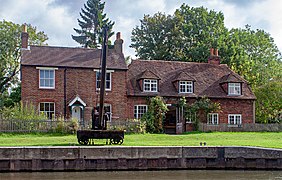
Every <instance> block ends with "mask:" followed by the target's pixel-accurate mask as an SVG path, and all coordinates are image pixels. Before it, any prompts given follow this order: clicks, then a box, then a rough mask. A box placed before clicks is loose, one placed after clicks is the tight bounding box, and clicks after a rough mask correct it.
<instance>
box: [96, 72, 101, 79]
mask: <svg viewBox="0 0 282 180" xmlns="http://www.w3.org/2000/svg"><path fill="white" fill-rule="evenodd" d="M100 75H101V73H100V72H96V79H97V80H100V78H101V77H100Z"/></svg>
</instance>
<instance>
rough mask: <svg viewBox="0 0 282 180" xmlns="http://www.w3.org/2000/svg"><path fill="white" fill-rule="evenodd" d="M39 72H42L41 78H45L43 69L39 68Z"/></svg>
mask: <svg viewBox="0 0 282 180" xmlns="http://www.w3.org/2000/svg"><path fill="white" fill-rule="evenodd" d="M39 74H40V79H41V78H44V71H43V70H39Z"/></svg>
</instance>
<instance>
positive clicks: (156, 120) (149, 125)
mask: <svg viewBox="0 0 282 180" xmlns="http://www.w3.org/2000/svg"><path fill="white" fill-rule="evenodd" d="M167 111H168V108H167V106H166V103H165V102H164V99H163V98H162V97H160V96H156V97H152V98H150V99H149V106H148V111H147V113H145V114H144V115H143V116H142V119H141V121H143V122H145V123H146V132H149V133H162V132H163V119H164V117H165V113H166V112H167Z"/></svg>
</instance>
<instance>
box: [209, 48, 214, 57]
mask: <svg viewBox="0 0 282 180" xmlns="http://www.w3.org/2000/svg"><path fill="white" fill-rule="evenodd" d="M213 52H214V49H213V48H210V55H211V56H213Z"/></svg>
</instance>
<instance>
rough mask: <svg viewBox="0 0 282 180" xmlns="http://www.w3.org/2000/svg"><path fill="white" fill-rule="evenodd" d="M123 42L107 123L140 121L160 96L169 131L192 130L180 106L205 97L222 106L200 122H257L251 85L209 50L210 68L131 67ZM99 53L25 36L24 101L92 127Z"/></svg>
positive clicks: (110, 84)
mask: <svg viewBox="0 0 282 180" xmlns="http://www.w3.org/2000/svg"><path fill="white" fill-rule="evenodd" d="M122 44H123V40H122V39H121V38H120V34H119V33H118V34H117V38H116V41H115V43H114V48H112V49H109V50H108V56H107V75H106V95H105V111H106V112H107V113H108V114H109V115H110V119H109V121H116V120H125V119H128V118H129V119H133V118H141V116H142V115H143V114H144V113H145V112H146V111H147V108H148V106H147V100H148V97H153V96H157V95H158V96H162V97H163V98H164V99H165V101H166V104H167V106H168V109H169V111H168V112H167V114H166V118H165V121H164V128H165V132H167V133H181V132H185V131H190V130H192V129H191V127H192V126H191V119H184V118H183V117H182V116H181V114H182V113H181V112H180V110H179V109H180V108H178V106H177V104H178V102H179V99H180V98H181V97H185V98H186V100H187V102H188V103H193V102H195V100H196V99H197V98H200V97H203V96H206V97H208V98H209V99H211V100H212V101H213V102H218V103H220V105H221V111H220V112H218V113H210V114H208V116H207V117H206V118H205V120H203V122H202V123H205V124H208V125H210V126H217V125H219V124H227V125H229V126H230V127H234V126H242V125H243V124H245V123H255V119H254V118H255V110H254V102H255V96H254V94H253V93H252V91H251V89H250V87H249V85H248V83H247V82H246V80H244V79H243V78H242V77H240V76H239V75H238V74H236V73H234V72H233V71H232V70H231V69H230V68H228V67H227V65H225V64H220V58H219V56H218V52H217V50H215V52H214V50H213V49H211V55H210V57H209V59H208V62H207V63H194V62H177V61H156V60H150V61H148V60H147V61H146V60H133V61H132V63H131V64H130V65H129V66H127V65H126V63H125V58H124V55H123V52H122ZM100 60H101V50H100V49H85V48H70V47H52V46H28V34H27V33H26V32H23V33H22V56H21V81H22V101H23V103H32V104H33V105H35V106H36V107H37V109H38V111H39V112H43V113H45V114H46V115H47V116H48V117H49V118H50V119H51V118H54V117H58V116H61V117H64V118H77V119H78V120H79V122H80V124H81V125H82V126H83V125H85V124H89V122H91V119H92V117H91V113H92V110H93V108H94V107H97V106H99V88H100V80H99V77H100Z"/></svg>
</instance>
